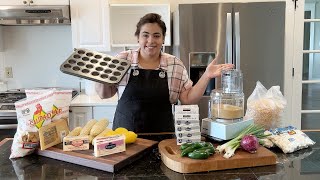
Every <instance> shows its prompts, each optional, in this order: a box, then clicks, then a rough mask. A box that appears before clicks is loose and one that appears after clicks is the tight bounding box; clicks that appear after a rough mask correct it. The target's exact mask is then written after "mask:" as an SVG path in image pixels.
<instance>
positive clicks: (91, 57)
mask: <svg viewBox="0 0 320 180" xmlns="http://www.w3.org/2000/svg"><path fill="white" fill-rule="evenodd" d="M130 65H131V63H130V62H129V61H127V60H123V59H119V58H116V57H113V56H110V55H106V54H103V53H99V52H95V51H91V50H88V49H75V51H74V52H73V53H72V54H71V55H70V56H69V57H68V59H67V60H66V61H65V62H63V64H62V65H61V66H60V70H61V71H62V72H63V73H66V74H70V75H74V76H78V77H81V78H84V79H89V80H92V81H96V82H99V83H104V84H105V83H108V84H117V83H119V82H120V81H121V79H122V78H123V77H124V75H125V74H126V72H127V71H128V70H129V68H130Z"/></svg>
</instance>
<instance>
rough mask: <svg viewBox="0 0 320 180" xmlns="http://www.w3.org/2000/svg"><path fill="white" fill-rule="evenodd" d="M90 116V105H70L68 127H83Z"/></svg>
mask: <svg viewBox="0 0 320 180" xmlns="http://www.w3.org/2000/svg"><path fill="white" fill-rule="evenodd" d="M92 117H93V115H92V107H70V114H69V128H70V129H74V128H75V127H77V126H82V127H83V126H84V125H85V124H86V123H87V122H88V121H89V120H91V119H92Z"/></svg>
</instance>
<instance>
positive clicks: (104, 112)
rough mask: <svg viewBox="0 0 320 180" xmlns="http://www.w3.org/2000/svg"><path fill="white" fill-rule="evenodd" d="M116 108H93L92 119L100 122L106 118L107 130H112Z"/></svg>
mask: <svg viewBox="0 0 320 180" xmlns="http://www.w3.org/2000/svg"><path fill="white" fill-rule="evenodd" d="M115 111H116V106H95V107H93V118H94V119H97V120H100V119H102V118H107V119H108V120H109V125H108V127H109V128H112V124H113V118H114V113H115Z"/></svg>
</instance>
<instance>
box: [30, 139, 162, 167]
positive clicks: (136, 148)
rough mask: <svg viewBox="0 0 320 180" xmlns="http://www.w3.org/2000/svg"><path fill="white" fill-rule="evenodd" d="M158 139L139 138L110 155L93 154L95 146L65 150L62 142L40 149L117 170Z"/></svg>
mask: <svg viewBox="0 0 320 180" xmlns="http://www.w3.org/2000/svg"><path fill="white" fill-rule="evenodd" d="M157 143H158V142H157V141H152V140H147V139H141V138H137V140H136V142H135V143H133V144H127V145H126V151H125V152H121V153H116V154H111V155H108V156H102V157H95V156H93V146H91V147H90V149H89V150H84V151H63V150H62V149H63V146H62V143H60V144H58V145H56V146H53V147H50V148H48V149H46V150H43V151H41V150H38V151H37V152H36V153H37V154H38V155H40V156H45V157H49V158H52V159H57V160H61V161H65V162H69V163H73V164H78V165H81V166H86V167H90V168H95V169H99V170H103V171H108V172H115V171H118V170H119V169H121V168H122V167H124V166H126V165H128V164H130V163H132V162H134V161H135V160H137V159H139V158H140V157H142V156H143V154H144V152H146V151H147V150H148V149H150V148H151V147H152V146H154V145H155V144H157Z"/></svg>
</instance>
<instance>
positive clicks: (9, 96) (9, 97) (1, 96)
mask: <svg viewBox="0 0 320 180" xmlns="http://www.w3.org/2000/svg"><path fill="white" fill-rule="evenodd" d="M24 98H26V94H25V93H24V92H4V93H0V103H2V104H4V103H5V104H14V103H15V102H16V101H19V100H21V99H24Z"/></svg>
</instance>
